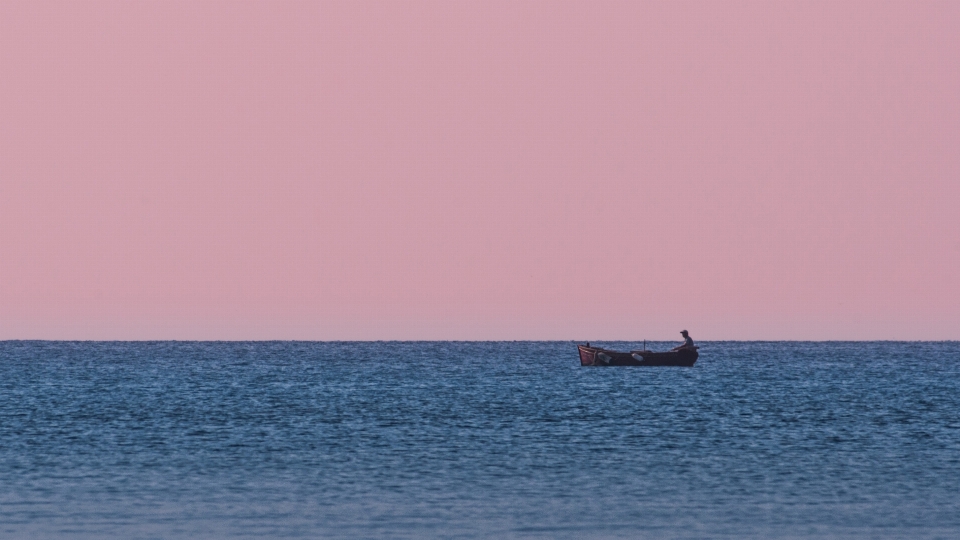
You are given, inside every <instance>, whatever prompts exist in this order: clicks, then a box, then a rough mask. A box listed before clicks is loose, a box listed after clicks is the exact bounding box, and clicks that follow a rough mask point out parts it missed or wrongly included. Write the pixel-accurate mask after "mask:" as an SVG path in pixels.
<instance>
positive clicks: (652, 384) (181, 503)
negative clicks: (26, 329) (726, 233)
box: [0, 342, 960, 539]
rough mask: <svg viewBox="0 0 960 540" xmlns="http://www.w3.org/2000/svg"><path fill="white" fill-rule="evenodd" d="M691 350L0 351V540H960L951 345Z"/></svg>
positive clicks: (441, 345) (485, 346)
mask: <svg viewBox="0 0 960 540" xmlns="http://www.w3.org/2000/svg"><path fill="white" fill-rule="evenodd" d="M603 345H605V346H609V347H611V348H624V349H627V348H632V347H634V346H636V345H637V344H635V343H605V344H603ZM671 345H672V344H671ZM701 345H702V349H701V357H700V361H699V362H698V363H697V365H696V366H695V367H693V368H636V367H634V368H630V367H623V368H581V367H580V366H579V361H578V359H577V354H576V347H575V346H574V344H573V343H565V342H503V343H483V342H481V343H452V342H424V343H292V342H277V343H184V342H156V343H91V342H82V343H71V342H0V537H4V538H54V537H55V538H183V537H191V538H200V537H202V538H218V537H274V538H277V537H310V538H314V537H375V538H376V537H382V538H403V537H452V538H493V537H529V538H615V537H624V538H705V537H706V538H740V537H754V538H771V537H772V538H814V537H817V538H822V537H841V538H843V537H849V538H951V539H953V538H960V344H958V343H956V342H947V343H892V342H881V343H798V342H788V343H717V342H715V343H703V344H701ZM667 346H668V344H655V347H659V348H666V347H667Z"/></svg>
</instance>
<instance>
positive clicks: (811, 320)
mask: <svg viewBox="0 0 960 540" xmlns="http://www.w3.org/2000/svg"><path fill="white" fill-rule="evenodd" d="M958 208H960V2H915V1H911V2H880V1H867V2H838V1H835V0H830V1H826V2H813V1H800V2H770V1H766V0H764V1H757V2H712V1H711V2H678V1H668V2H656V3H645V2H636V1H628V2H599V3H598V2H593V1H583V2H543V1H539V0H538V1H531V2H522V1H516V0H510V1H506V2H493V1H478V2H449V1H446V0H439V1H436V2H413V1H403V2H384V3H374V2H366V1H364V2H358V1H347V2H278V1H262V2H239V1H224V2H197V1H195V0H191V1H187V2H172V1H166V0H165V1H159V2H146V1H137V2H130V1H126V0H121V1H116V2H93V1H90V2H62V3H48V2H36V1H26V2H4V3H2V4H0V338H2V339H11V338H13V339H20V338H46V339H321V340H327V339H578V340H584V339H591V340H599V339H624V340H639V339H644V338H646V339H679V334H678V333H677V332H678V331H679V330H680V329H681V328H688V329H689V330H690V331H691V335H692V336H693V337H694V339H960V210H958Z"/></svg>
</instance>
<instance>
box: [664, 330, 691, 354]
mask: <svg viewBox="0 0 960 540" xmlns="http://www.w3.org/2000/svg"><path fill="white" fill-rule="evenodd" d="M680 335H682V336H683V345H680V346H677V347H674V348H672V349H670V350H671V351H682V350H684V349H693V350H696V349H697V346H696V345H694V344H693V340H692V339H690V334H689V333H688V332H687V331H686V330H681V331H680Z"/></svg>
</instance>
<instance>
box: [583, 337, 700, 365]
mask: <svg viewBox="0 0 960 540" xmlns="http://www.w3.org/2000/svg"><path fill="white" fill-rule="evenodd" d="M577 349H578V350H579V351H580V365H581V366H684V367H690V366H692V365H693V364H694V363H695V362H696V361H697V358H699V357H700V354H699V353H698V352H697V349H696V348H692V349H680V350H679V351H665V352H653V351H630V352H620V351H611V350H609V349H603V348H600V347H591V346H590V344H589V343H587V344H586V345H577Z"/></svg>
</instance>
